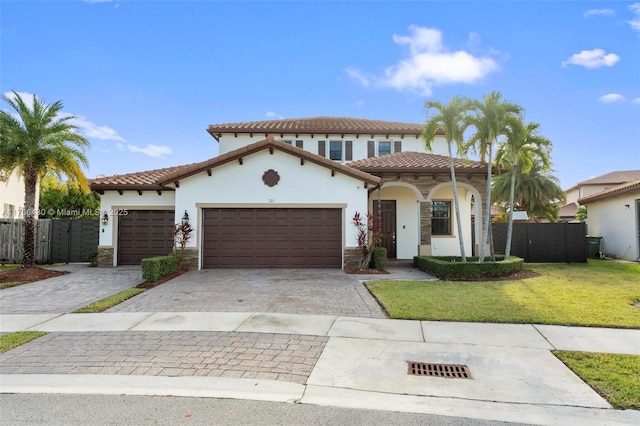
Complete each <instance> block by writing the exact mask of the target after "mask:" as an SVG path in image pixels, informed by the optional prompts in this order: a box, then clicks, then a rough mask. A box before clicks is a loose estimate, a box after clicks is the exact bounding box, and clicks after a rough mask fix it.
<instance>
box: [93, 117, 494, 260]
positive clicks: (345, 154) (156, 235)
mask: <svg viewBox="0 0 640 426" xmlns="http://www.w3.org/2000/svg"><path fill="white" fill-rule="evenodd" d="M208 131H209V133H210V134H211V135H212V136H213V137H214V139H215V140H216V141H218V143H219V152H220V154H219V156H217V157H214V158H211V159H208V160H205V161H203V162H200V163H195V164H189V165H184V166H177V167H170V168H166V169H159V170H152V171H147V172H139V173H131V174H126V175H119V176H109V177H102V178H98V179H94V180H92V181H91V188H92V189H93V190H95V191H98V192H99V193H100V194H102V196H101V209H102V211H103V214H104V212H106V213H108V223H107V224H106V225H102V232H101V233H100V246H99V253H100V254H99V262H100V264H101V265H124V264H136V263H140V261H141V259H142V258H144V257H149V256H153V255H163V254H167V253H168V252H170V251H171V250H172V248H173V245H174V244H173V241H172V237H171V231H172V227H173V224H174V223H178V222H180V221H181V220H182V218H183V217H188V218H189V221H190V223H191V225H192V226H193V228H194V231H193V235H192V238H191V240H190V241H189V244H188V246H187V249H186V253H188V255H189V256H190V257H191V258H192V259H193V260H194V262H193V264H194V265H197V267H198V268H199V269H203V268H220V267H335V268H349V267H352V266H353V265H355V263H356V262H357V259H358V256H359V252H358V248H357V229H356V227H355V226H354V224H353V217H354V215H355V214H356V213H360V214H362V215H366V213H367V212H371V213H372V214H373V215H374V216H375V217H377V218H380V220H381V230H382V245H384V246H385V247H386V248H387V250H388V256H389V257H390V258H398V259H411V258H412V257H413V256H416V255H418V254H433V255H459V254H460V253H459V252H460V249H459V243H458V237H457V235H458V234H457V232H458V230H457V227H456V222H455V217H454V216H455V215H454V209H453V197H452V185H451V182H450V172H449V159H448V157H447V156H446V153H447V146H446V142H445V139H444V136H443V135H438V136H437V137H436V141H435V142H434V144H433V147H434V153H426V152H425V151H424V147H423V142H422V138H421V131H422V125H420V124H413V123H399V122H389V121H380V120H365V119H355V118H343V117H311V118H302V119H285V120H270V121H256V122H245V123H230V124H220V125H211V126H209V128H208ZM455 166H456V170H457V179H458V193H459V199H460V205H461V211H462V232H463V235H464V238H465V245H466V253H467V254H469V255H471V254H472V248H473V249H474V250H475V249H476V248H475V247H472V243H471V242H472V232H473V233H474V237H475V241H479V240H480V238H479V236H480V235H481V229H479V225H478V227H476V228H475V229H472V224H471V210H472V208H473V209H475V211H474V213H475V216H476V218H481V211H480V206H481V205H482V199H483V197H484V194H485V186H486V166H485V165H484V164H481V163H479V162H474V161H462V160H456V161H455ZM472 206H475V207H472ZM113 213H115V214H116V216H113V215H110V214H113ZM477 223H481V221H480V220H478V221H477Z"/></svg>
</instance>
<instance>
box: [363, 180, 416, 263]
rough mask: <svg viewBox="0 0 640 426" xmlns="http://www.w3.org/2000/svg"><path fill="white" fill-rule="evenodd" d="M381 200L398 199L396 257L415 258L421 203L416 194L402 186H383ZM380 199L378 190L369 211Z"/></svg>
mask: <svg viewBox="0 0 640 426" xmlns="http://www.w3.org/2000/svg"><path fill="white" fill-rule="evenodd" d="M380 199H381V200H396V258H397V259H413V257H414V256H417V255H418V245H419V244H420V225H419V219H420V204H418V200H417V198H416V194H415V193H414V192H413V191H411V190H410V189H408V188H405V187H402V186H391V185H389V186H383V187H382V189H381V190H380ZM377 200H378V191H374V192H372V193H371V197H370V201H369V211H370V212H373V205H374V204H375V203H376V202H377Z"/></svg>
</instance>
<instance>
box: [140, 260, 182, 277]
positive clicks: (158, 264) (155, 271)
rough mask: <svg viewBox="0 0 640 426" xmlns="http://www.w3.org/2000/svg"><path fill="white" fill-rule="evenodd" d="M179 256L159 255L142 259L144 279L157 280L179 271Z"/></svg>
mask: <svg viewBox="0 0 640 426" xmlns="http://www.w3.org/2000/svg"><path fill="white" fill-rule="evenodd" d="M179 262H180V259H178V256H173V255H169V256H158V257H149V258H147V259H142V279H143V280H145V282H155V281H158V280H159V279H160V278H162V277H165V276H167V275H169V274H173V273H174V272H177V271H178V263H179Z"/></svg>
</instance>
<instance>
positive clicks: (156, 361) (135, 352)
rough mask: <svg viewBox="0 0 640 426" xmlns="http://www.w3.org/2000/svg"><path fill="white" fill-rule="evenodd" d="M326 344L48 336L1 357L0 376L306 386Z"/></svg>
mask: <svg viewBox="0 0 640 426" xmlns="http://www.w3.org/2000/svg"><path fill="white" fill-rule="evenodd" d="M327 341H328V338H327V337H319V336H306V335H288V334H272V333H237V332H202V331H198V332H196V331H191V332H190V331H126V332H114V331H109V332H76V333H49V334H47V335H45V336H43V337H40V338H38V339H36V340H34V341H32V342H30V343H27V344H24V345H22V346H19V347H18V348H15V349H13V350H11V351H8V352H5V353H4V354H0V373H1V374H125V375H126V374H135V375H151V376H209V377H239V378H248V379H270V380H281V381H286V382H291V383H301V384H304V383H306V381H307V379H308V377H309V374H311V370H312V369H313V367H314V366H315V364H316V361H317V360H318V358H319V357H320V354H321V353H322V351H323V350H324V347H325V344H326V343H327Z"/></svg>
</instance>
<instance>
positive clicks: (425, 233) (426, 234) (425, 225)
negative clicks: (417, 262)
mask: <svg viewBox="0 0 640 426" xmlns="http://www.w3.org/2000/svg"><path fill="white" fill-rule="evenodd" d="M418 255H419V256H431V201H423V202H420V246H419V247H418Z"/></svg>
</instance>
